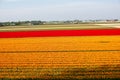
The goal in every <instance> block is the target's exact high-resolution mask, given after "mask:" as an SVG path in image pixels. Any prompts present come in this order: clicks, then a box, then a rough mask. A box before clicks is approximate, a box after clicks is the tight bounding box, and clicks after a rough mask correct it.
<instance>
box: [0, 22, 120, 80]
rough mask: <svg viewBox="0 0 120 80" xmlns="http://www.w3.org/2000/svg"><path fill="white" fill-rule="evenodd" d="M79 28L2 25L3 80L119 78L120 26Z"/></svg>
mask: <svg viewBox="0 0 120 80" xmlns="http://www.w3.org/2000/svg"><path fill="white" fill-rule="evenodd" d="M100 25H101V24H100ZM100 25H99V26H100ZM68 26H69V25H68ZM87 26H88V25H87ZM94 26H95V27H96V25H94ZM105 26H106V25H105ZM47 27H48V26H47ZM78 27H79V25H77V26H76V28H75V29H74V30H71V29H70V27H69V29H67V30H66V29H65V30H63V29H60V30H59V29H57V30H56V29H55V30H37V29H36V30H26V28H25V30H23V31H21V30H19V29H18V28H16V27H15V28H12V29H11V27H8V28H7V27H5V28H4V27H1V28H0V80H11V79H13V80H21V79H23V80H26V79H28V80H29V79H30V80H41V79H43V80H49V79H50V80H54V79H55V80H56V79H65V80H66V79H70V80H71V79H73V80H74V79H77V80H86V79H88V80H99V79H104V80H106V79H108V80H113V79H114V80H116V79H118V80H119V79H120V29H119V28H113V27H111V26H110V28H109V29H108V28H107V29H105V28H104V29H101V28H99V29H96V28H95V29H93V28H92V29H87V30H86V29H83V30H81V29H78ZM107 27H108V25H107ZM43 28H44V27H43ZM59 28H60V27H59ZM66 28H68V27H66ZM79 28H80V27H79ZM14 29H16V30H15V31H14ZM27 29H28V28H27ZM31 29H32V28H31Z"/></svg>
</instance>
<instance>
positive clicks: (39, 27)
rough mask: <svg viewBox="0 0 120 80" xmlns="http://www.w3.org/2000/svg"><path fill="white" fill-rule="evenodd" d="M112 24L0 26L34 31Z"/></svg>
mask: <svg viewBox="0 0 120 80" xmlns="http://www.w3.org/2000/svg"><path fill="white" fill-rule="evenodd" d="M115 28H116V27H114V26H104V25H101V24H70V25H37V26H35V25H34V26H5V27H0V32H4V31H34V30H81V29H115Z"/></svg>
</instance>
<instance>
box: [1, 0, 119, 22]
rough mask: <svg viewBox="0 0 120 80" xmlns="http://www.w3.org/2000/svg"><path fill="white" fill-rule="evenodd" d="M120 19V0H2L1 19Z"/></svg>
mask: <svg viewBox="0 0 120 80" xmlns="http://www.w3.org/2000/svg"><path fill="white" fill-rule="evenodd" d="M74 19H80V20H87V19H120V0H0V21H1V22H2V21H22V20H45V21H51V20H74Z"/></svg>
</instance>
